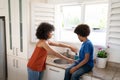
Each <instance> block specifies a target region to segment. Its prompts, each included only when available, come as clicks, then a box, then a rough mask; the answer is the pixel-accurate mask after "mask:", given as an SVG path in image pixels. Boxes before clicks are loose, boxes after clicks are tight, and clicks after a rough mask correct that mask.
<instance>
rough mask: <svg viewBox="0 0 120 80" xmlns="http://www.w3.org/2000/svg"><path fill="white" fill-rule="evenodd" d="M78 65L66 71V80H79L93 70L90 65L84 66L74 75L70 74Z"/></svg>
mask: <svg viewBox="0 0 120 80" xmlns="http://www.w3.org/2000/svg"><path fill="white" fill-rule="evenodd" d="M76 65H77V64H75V63H73V64H72V65H71V66H70V67H68V68H67V69H66V70H65V77H64V80H79V79H80V76H82V75H83V74H84V73H87V72H89V71H91V70H92V67H90V66H89V65H84V66H82V67H80V68H79V69H78V70H76V71H75V72H74V73H72V74H70V69H71V68H72V67H74V66H76Z"/></svg>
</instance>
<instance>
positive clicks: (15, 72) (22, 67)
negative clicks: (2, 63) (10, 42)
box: [7, 56, 27, 80]
mask: <svg viewBox="0 0 120 80" xmlns="http://www.w3.org/2000/svg"><path fill="white" fill-rule="evenodd" d="M7 58H8V61H7V62H8V80H27V66H26V64H27V60H24V59H22V58H16V57H14V56H7Z"/></svg>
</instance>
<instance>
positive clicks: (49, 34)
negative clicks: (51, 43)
mask: <svg viewBox="0 0 120 80" xmlns="http://www.w3.org/2000/svg"><path fill="white" fill-rule="evenodd" d="M53 35H54V32H53V31H51V32H49V33H48V37H49V39H50V38H52V36H53Z"/></svg>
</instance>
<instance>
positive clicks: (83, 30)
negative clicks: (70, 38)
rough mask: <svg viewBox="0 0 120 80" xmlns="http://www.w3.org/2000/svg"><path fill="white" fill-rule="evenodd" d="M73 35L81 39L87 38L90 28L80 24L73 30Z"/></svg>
mask: <svg viewBox="0 0 120 80" xmlns="http://www.w3.org/2000/svg"><path fill="white" fill-rule="evenodd" d="M74 33H76V34H77V35H80V36H82V37H87V36H88V35H89V34H90V28H89V26H88V25H87V24H80V25H78V26H77V27H76V28H75V30H74Z"/></svg>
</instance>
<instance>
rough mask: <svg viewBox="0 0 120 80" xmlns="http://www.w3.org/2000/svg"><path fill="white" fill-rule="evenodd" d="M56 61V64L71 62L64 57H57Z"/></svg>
mask: <svg viewBox="0 0 120 80" xmlns="http://www.w3.org/2000/svg"><path fill="white" fill-rule="evenodd" d="M54 63H56V64H69V62H68V61H67V60H64V59H55V60H54Z"/></svg>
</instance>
